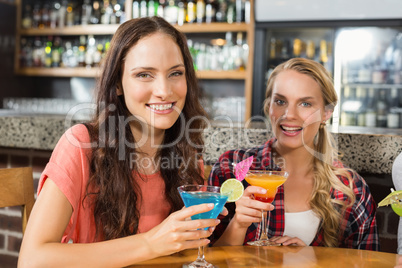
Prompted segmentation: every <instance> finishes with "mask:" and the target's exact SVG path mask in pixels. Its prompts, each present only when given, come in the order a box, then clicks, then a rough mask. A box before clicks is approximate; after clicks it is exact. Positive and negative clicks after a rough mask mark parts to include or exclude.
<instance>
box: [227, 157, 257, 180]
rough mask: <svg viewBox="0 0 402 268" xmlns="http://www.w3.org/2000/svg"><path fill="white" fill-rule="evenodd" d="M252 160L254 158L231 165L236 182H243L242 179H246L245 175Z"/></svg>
mask: <svg viewBox="0 0 402 268" xmlns="http://www.w3.org/2000/svg"><path fill="white" fill-rule="evenodd" d="M253 159H254V157H253V156H250V157H249V158H246V159H244V160H243V161H241V162H239V163H237V164H235V163H232V164H233V166H234V174H235V176H236V179H237V180H239V181H242V180H244V178H245V177H246V173H247V172H248V170H249V169H250V167H251V164H252V163H253Z"/></svg>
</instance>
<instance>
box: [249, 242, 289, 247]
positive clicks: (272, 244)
mask: <svg viewBox="0 0 402 268" xmlns="http://www.w3.org/2000/svg"><path fill="white" fill-rule="evenodd" d="M247 245H250V246H257V247H264V246H274V247H278V246H282V244H279V243H275V242H271V241H269V240H258V241H250V242H247Z"/></svg>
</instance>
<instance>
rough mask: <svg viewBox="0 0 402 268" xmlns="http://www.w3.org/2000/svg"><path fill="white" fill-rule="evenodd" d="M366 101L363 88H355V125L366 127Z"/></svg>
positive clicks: (365, 93)
mask: <svg viewBox="0 0 402 268" xmlns="http://www.w3.org/2000/svg"><path fill="white" fill-rule="evenodd" d="M366 99H367V92H366V89H365V88H363V87H356V109H357V111H356V125H357V126H361V127H363V126H365V125H366Z"/></svg>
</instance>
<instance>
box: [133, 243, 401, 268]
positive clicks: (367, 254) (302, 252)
mask: <svg viewBox="0 0 402 268" xmlns="http://www.w3.org/2000/svg"><path fill="white" fill-rule="evenodd" d="M197 252H198V251H197V250H196V249H192V250H185V251H182V252H179V253H176V254H173V255H170V256H165V257H159V258H156V259H153V260H150V261H146V262H141V263H139V264H137V265H133V266H130V267H131V268H135V267H149V268H151V267H155V268H157V267H172V268H173V267H177V268H182V267H183V268H185V267H187V266H186V265H185V264H188V263H190V262H192V261H194V260H195V259H196V258H197ZM398 256H401V255H397V254H392V253H384V252H376V251H369V250H357V249H344V248H324V247H295V246H283V247H252V246H232V247H210V248H206V249H205V259H206V260H207V261H208V262H210V263H212V264H213V265H215V266H216V267H218V268H225V267H228V268H235V267H236V268H237V267H298V268H299V267H306V268H307V267H308V268H314V267H324V268H329V267H337V268H349V267H364V268H371V267H372V268H379V267H381V268H387V267H394V266H395V265H396V263H397V258H398Z"/></svg>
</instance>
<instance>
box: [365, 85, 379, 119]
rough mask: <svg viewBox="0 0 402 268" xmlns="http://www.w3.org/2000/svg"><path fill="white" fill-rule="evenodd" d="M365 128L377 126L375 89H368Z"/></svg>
mask: <svg viewBox="0 0 402 268" xmlns="http://www.w3.org/2000/svg"><path fill="white" fill-rule="evenodd" d="M365 126H366V127H376V126H377V113H376V97H375V90H374V88H369V89H368V95H367V106H366V113H365Z"/></svg>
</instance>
